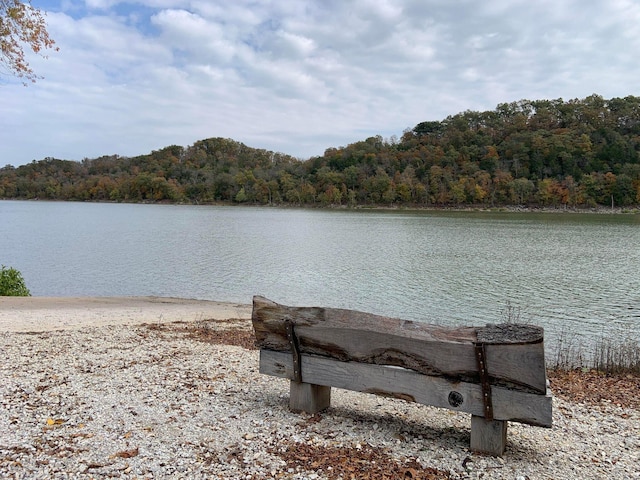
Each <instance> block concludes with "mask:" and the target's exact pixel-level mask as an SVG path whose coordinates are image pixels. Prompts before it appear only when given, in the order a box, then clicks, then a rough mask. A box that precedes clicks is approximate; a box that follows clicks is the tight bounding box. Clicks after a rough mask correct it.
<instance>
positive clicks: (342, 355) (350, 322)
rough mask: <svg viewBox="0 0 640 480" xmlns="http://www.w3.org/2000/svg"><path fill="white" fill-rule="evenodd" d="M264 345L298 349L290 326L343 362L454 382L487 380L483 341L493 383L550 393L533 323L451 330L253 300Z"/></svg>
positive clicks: (315, 351)
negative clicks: (478, 349) (482, 371)
mask: <svg viewBox="0 0 640 480" xmlns="http://www.w3.org/2000/svg"><path fill="white" fill-rule="evenodd" d="M252 321H253V327H254V330H255V334H256V340H257V342H256V343H257V345H258V346H259V347H260V348H263V349H268V350H275V351H280V352H287V351H291V347H290V343H289V341H288V339H287V332H286V324H287V323H290V324H292V325H293V326H294V328H295V335H296V337H297V340H298V344H299V349H300V352H301V353H304V354H312V355H320V356H325V357H329V358H334V359H337V360H341V361H356V362H361V363H368V364H379V365H395V366H400V367H403V368H406V369H410V370H415V371H416V372H420V373H423V374H426V375H431V376H439V377H443V378H445V379H447V380H450V381H460V382H466V383H479V381H480V380H479V378H480V377H479V373H478V366H477V362H476V357H475V353H474V347H475V344H476V343H478V342H481V343H483V344H485V352H486V360H487V370H488V375H489V377H490V382H491V384H492V385H501V386H505V387H508V388H509V389H513V390H521V391H523V392H537V393H541V394H545V393H546V383H547V382H546V370H545V361H544V343H543V330H542V328H540V327H535V326H530V325H511V324H509V325H489V326H487V327H461V328H446V327H442V326H437V325H429V324H426V323H421V322H412V321H408V320H401V319H397V318H389V317H382V316H379V315H373V314H369V313H364V312H357V311H352V310H341V309H331V308H319V307H288V306H284V305H279V304H277V303H275V302H272V301H271V300H267V299H266V298H263V297H254V299H253V315H252Z"/></svg>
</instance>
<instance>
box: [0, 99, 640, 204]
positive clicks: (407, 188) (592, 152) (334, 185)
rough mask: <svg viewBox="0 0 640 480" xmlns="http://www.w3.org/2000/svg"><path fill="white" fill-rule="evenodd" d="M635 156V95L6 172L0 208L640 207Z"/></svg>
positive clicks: (638, 133) (638, 103) (638, 138)
mask: <svg viewBox="0 0 640 480" xmlns="http://www.w3.org/2000/svg"><path fill="white" fill-rule="evenodd" d="M639 152H640V97H634V96H627V97H625V98H613V99H610V100H605V99H604V98H602V97H601V96H598V95H591V96H589V97H587V98H584V99H575V100H569V101H563V100H562V99H557V100H535V101H530V100H521V101H518V102H512V103H503V104H499V105H498V106H497V107H496V108H495V110H492V111H485V112H475V111H465V112H462V113H459V114H456V115H453V116H449V117H447V118H445V119H444V120H441V121H425V122H421V123H419V124H418V125H416V126H415V127H414V128H412V129H407V130H406V131H405V132H404V133H403V134H402V136H401V137H400V138H397V137H395V136H394V137H391V138H389V139H383V138H382V137H381V136H375V137H370V138H367V139H366V140H363V141H360V142H356V143H353V144H350V145H347V146H344V147H337V148H329V149H327V150H326V151H325V152H324V155H322V156H318V157H312V158H310V159H307V160H301V159H297V158H294V157H292V156H290V155H286V154H283V153H277V152H272V151H267V150H263V149H256V148H250V147H247V146H246V145H244V144H242V143H240V142H237V141H234V140H231V139H225V138H209V139H205V140H201V141H198V142H196V143H194V144H193V145H191V146H188V147H181V146H176V145H172V146H169V147H166V148H163V149H161V150H158V151H153V152H151V153H149V154H147V155H141V156H137V157H121V156H118V155H111V156H103V157H99V158H95V159H84V160H82V161H80V162H76V161H69V160H60V159H54V158H45V159H43V160H40V161H33V162H32V163H30V164H27V165H22V166H19V167H17V168H16V167H13V166H11V165H7V166H6V167H4V168H1V169H0V198H14V199H33V198H39V199H51V200H79V201H114V202H182V203H214V202H226V203H249V204H287V205H319V206H339V205H346V206H356V205H373V206H376V205H379V206H383V205H384V206H390V205H403V206H418V207H420V206H428V207H446V206H453V207H461V206H508V205H523V206H543V207H547V206H552V207H553V206H555V207H559V206H570V207H596V206H611V205H612V204H613V205H615V206H619V207H630V206H637V205H639V204H640V154H639ZM4 160H5V161H6V160H7V159H4Z"/></svg>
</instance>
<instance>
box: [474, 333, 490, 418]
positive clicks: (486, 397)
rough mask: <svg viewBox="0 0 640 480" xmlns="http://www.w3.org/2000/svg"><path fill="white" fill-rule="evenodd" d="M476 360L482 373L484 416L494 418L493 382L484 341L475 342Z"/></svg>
mask: <svg viewBox="0 0 640 480" xmlns="http://www.w3.org/2000/svg"><path fill="white" fill-rule="evenodd" d="M475 351H476V362H477V364H478V372H479V373H480V386H481V387H482V404H483V405H484V418H485V419H487V420H489V421H491V420H493V403H492V401H491V384H490V383H489V372H488V370H487V356H486V351H485V347H484V343H476V344H475Z"/></svg>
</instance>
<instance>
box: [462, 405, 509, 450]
mask: <svg viewBox="0 0 640 480" xmlns="http://www.w3.org/2000/svg"><path fill="white" fill-rule="evenodd" d="M506 445H507V422H506V420H486V419H485V418H484V417H478V416H476V415H471V451H473V452H478V453H488V454H489V455H497V456H499V457H501V456H502V454H503V453H504V449H505V447H506Z"/></svg>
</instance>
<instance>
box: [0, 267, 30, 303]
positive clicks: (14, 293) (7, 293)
mask: <svg viewBox="0 0 640 480" xmlns="http://www.w3.org/2000/svg"><path fill="white" fill-rule="evenodd" d="M0 296H4V297H30V296H31V292H30V291H29V289H28V288H27V286H26V285H25V284H24V278H22V274H21V273H20V272H19V271H18V270H16V269H15V268H11V267H5V266H4V265H2V270H0Z"/></svg>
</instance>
